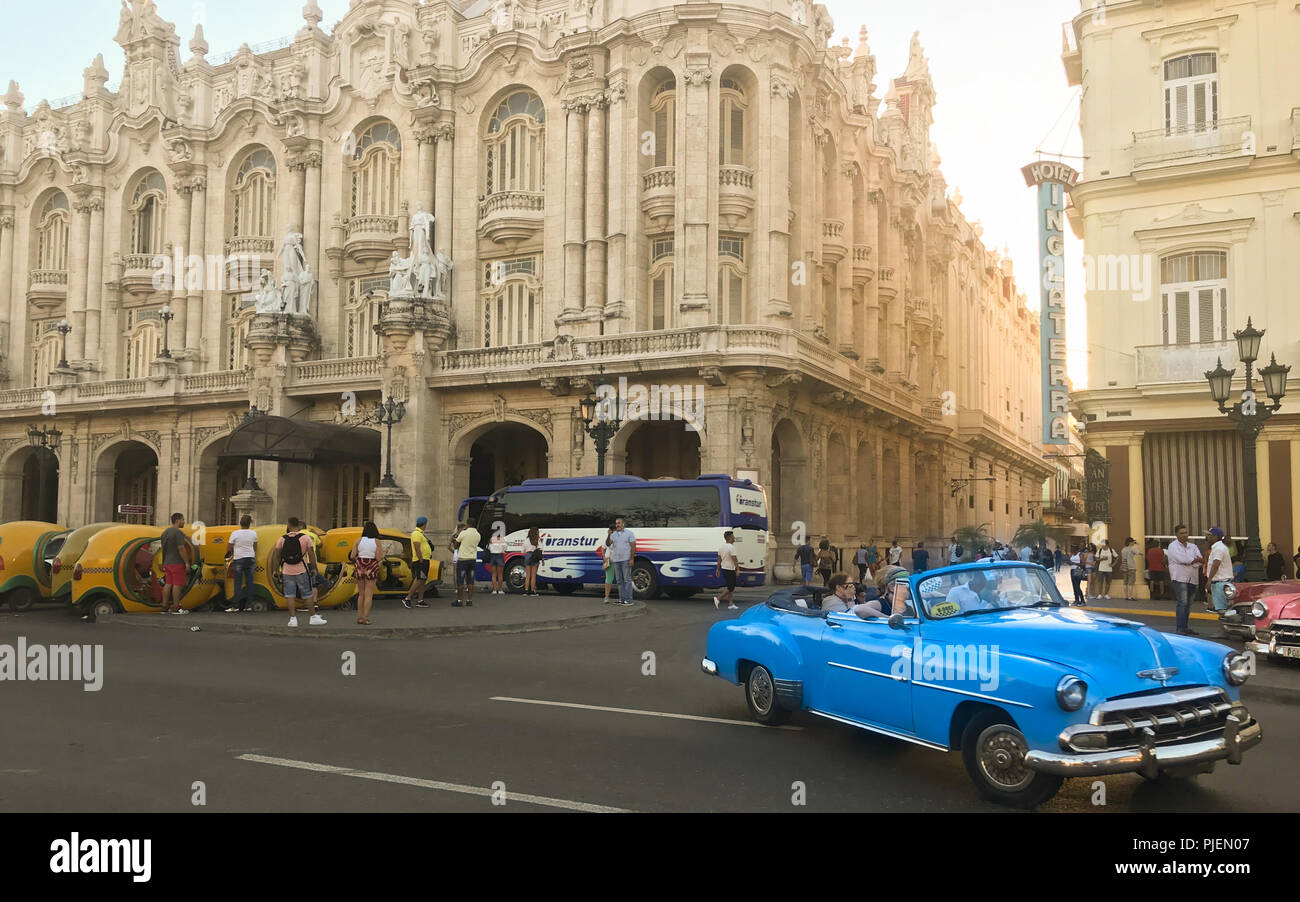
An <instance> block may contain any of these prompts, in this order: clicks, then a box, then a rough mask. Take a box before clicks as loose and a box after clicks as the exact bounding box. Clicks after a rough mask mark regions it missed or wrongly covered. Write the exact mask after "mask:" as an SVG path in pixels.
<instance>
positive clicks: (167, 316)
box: [158, 304, 176, 357]
mask: <svg viewBox="0 0 1300 902" xmlns="http://www.w3.org/2000/svg"><path fill="white" fill-rule="evenodd" d="M159 316H160V317H161V318H162V323H163V330H162V332H163V346H162V350H161V351H159V352H158V356H159V357H171V356H172V352H171V347H170V345H168V343H167V333H168V332H170V331H171V321H172V320H174V319H175V318H176V314H175V313H172V308H171V305H169V304H163V308H162V313H160V314H159Z"/></svg>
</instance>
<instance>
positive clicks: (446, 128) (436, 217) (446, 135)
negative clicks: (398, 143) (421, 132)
mask: <svg viewBox="0 0 1300 902" xmlns="http://www.w3.org/2000/svg"><path fill="white" fill-rule="evenodd" d="M455 139H456V126H455V125H453V124H452V123H450V122H444V123H443V124H442V125H440V126H438V134H437V145H436V150H437V161H436V163H437V166H436V170H435V172H434V180H435V185H434V198H433V232H434V235H436V236H437V243H436V245H435V247H434V251H435V252H442V251H445V252H446V253H448V254H450V255H451V256H453V257H454V256H455V254H453V253H452V250H453V248H452V230H451V216H452V213H451V202H452V184H453V181H454V178H453V176H454V175H455V170H454V169H453V168H452V167H453V166H454V161H453V156H454V152H455V148H456V144H455ZM472 215H474V216H477V215H478V211H477V210H475V211H474V212H473V214H472Z"/></svg>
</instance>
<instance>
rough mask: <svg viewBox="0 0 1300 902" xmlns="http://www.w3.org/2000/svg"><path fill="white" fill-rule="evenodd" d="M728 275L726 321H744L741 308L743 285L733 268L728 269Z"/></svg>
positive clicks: (742, 304) (742, 303)
mask: <svg viewBox="0 0 1300 902" xmlns="http://www.w3.org/2000/svg"><path fill="white" fill-rule="evenodd" d="M729 276H730V281H731V285H730V287H729V290H728V294H727V307H728V310H727V322H729V323H742V322H744V321H745V316H744V310H743V308H744V290H745V285H744V282H743V281H742V280H741V278H740V275H739V274H738V273H736V272H735V271H734V270H732V271H730V273H729Z"/></svg>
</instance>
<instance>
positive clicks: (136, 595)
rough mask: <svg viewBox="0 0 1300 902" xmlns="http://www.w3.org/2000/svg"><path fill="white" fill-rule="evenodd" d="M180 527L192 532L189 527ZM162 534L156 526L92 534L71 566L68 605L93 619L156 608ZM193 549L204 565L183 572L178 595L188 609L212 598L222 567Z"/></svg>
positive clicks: (122, 527)
mask: <svg viewBox="0 0 1300 902" xmlns="http://www.w3.org/2000/svg"><path fill="white" fill-rule="evenodd" d="M182 529H184V530H185V531H186V533H190V532H191V527H189V526H184V527H182ZM162 534H163V531H162V529H161V528H159V527H157V526H138V525H118V526H110V527H109V528H107V529H103V530H100V531H99V532H97V533H95V534H94V535H93V536H91V537H90V540H89V541H88V542H87V543H86V550H85V551H83V552H82V553H81V557H80V558H79V559H78V560H77V563H75V564H74V565H73V567H72V603H73V604H74V605H76V606H77V607H78V608H80V609H81V610H82V611H84V612H88V613H93V614H94V616H96V617H99V616H101V615H103V614H113V613H127V614H135V613H142V612H150V611H154V612H157V611H161V610H162V598H163V568H162ZM196 550H199V551H200V552H201V553H200V555H199V556H198V557H197V558H196V560H202V562H203V563H202V564H201V566H200V568H199V570H191V571H189V573H188V574H187V576H188V582H186V584H185V587H184V590H183V591H182V593H181V607H182V608H184V609H185V610H187V611H189V610H193V609H194V608H197V607H200V606H201V605H204V604H207V603H208V602H209V601H211V600H212V599H213V598H215V597H216V595H217V593H218V591H219V590H220V585H221V565H220V564H217V565H213V564H212V563H210V552H209V550H208V549H207V548H206V547H205V546H199V549H196ZM222 553H224V550H223V551H222Z"/></svg>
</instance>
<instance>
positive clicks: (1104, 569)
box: [1097, 539, 1118, 598]
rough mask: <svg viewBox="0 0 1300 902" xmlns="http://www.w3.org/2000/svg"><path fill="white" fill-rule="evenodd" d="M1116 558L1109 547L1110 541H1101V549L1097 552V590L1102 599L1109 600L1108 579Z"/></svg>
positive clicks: (1112, 571) (1113, 568)
mask: <svg viewBox="0 0 1300 902" xmlns="http://www.w3.org/2000/svg"><path fill="white" fill-rule="evenodd" d="M1117 558H1118V555H1116V554H1115V550H1114V549H1113V548H1111V547H1110V539H1102V540H1101V548H1100V550H1098V552H1097V588H1098V589H1099V590H1100V592H1101V597H1102V598H1110V579H1111V576H1112V574H1113V573H1114V570H1115V561H1116V560H1117Z"/></svg>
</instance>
